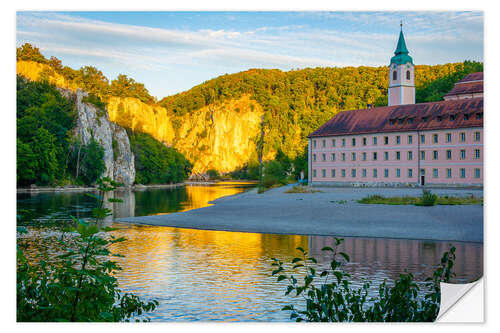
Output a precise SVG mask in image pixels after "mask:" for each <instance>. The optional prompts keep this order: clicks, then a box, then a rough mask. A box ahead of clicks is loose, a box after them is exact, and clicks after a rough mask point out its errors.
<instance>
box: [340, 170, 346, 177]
mask: <svg viewBox="0 0 500 333" xmlns="http://www.w3.org/2000/svg"><path fill="white" fill-rule="evenodd" d="M340 174H341V175H342V177H345V169H342V170H341V171H340Z"/></svg>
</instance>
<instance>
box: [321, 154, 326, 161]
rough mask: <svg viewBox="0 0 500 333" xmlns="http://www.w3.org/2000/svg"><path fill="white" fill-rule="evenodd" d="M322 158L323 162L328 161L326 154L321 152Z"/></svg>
mask: <svg viewBox="0 0 500 333" xmlns="http://www.w3.org/2000/svg"><path fill="white" fill-rule="evenodd" d="M321 159H322V160H323V162H325V161H326V154H321Z"/></svg>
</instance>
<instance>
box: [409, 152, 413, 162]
mask: <svg viewBox="0 0 500 333" xmlns="http://www.w3.org/2000/svg"><path fill="white" fill-rule="evenodd" d="M411 160H413V152H412V151H409V152H408V161H411Z"/></svg>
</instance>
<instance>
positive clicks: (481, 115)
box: [476, 112, 483, 120]
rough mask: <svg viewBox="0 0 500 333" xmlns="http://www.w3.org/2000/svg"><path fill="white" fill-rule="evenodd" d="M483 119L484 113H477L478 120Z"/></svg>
mask: <svg viewBox="0 0 500 333" xmlns="http://www.w3.org/2000/svg"><path fill="white" fill-rule="evenodd" d="M481 118H483V113H482V112H478V113H476V120H479V119H481Z"/></svg>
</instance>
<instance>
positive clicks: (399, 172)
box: [396, 169, 401, 178]
mask: <svg viewBox="0 0 500 333" xmlns="http://www.w3.org/2000/svg"><path fill="white" fill-rule="evenodd" d="M396 177H398V178H401V169H396Z"/></svg>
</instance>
